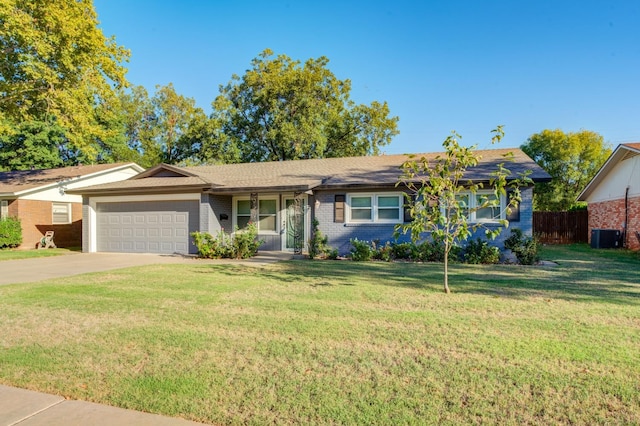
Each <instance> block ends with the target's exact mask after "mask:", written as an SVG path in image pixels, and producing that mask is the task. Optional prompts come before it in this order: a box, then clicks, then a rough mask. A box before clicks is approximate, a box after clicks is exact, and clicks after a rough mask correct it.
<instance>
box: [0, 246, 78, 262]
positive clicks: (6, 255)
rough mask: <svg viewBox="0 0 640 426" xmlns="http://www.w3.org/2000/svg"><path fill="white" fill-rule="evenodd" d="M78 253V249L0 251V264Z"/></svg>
mask: <svg viewBox="0 0 640 426" xmlns="http://www.w3.org/2000/svg"><path fill="white" fill-rule="evenodd" d="M78 251H80V248H79V247H77V248H55V249H42V250H35V249H33V250H15V249H2V250H0V262H1V261H3V260H18V259H32V258H37V257H50V256H61V255H63V254H70V253H74V252H78Z"/></svg>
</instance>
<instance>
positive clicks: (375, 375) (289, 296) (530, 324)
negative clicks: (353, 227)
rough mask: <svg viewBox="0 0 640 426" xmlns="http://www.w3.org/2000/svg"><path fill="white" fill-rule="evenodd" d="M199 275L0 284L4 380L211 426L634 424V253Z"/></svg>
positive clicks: (639, 292) (637, 336)
mask: <svg viewBox="0 0 640 426" xmlns="http://www.w3.org/2000/svg"><path fill="white" fill-rule="evenodd" d="M543 257H544V258H546V259H551V260H556V261H557V262H558V264H559V266H557V267H552V268H548V267H545V268H542V267H519V266H505V265H496V266H473V265H452V267H451V277H450V285H451V287H452V291H453V293H452V294H450V295H446V294H444V293H442V291H441V287H442V284H441V278H442V275H441V265H437V264H405V263H399V264H388V263H355V262H348V261H291V262H282V263H279V264H276V265H270V266H268V267H263V268H249V267H240V266H237V265H215V264H214V265H211V264H205V263H202V262H193V264H186V265H185V264H181V265H162V266H146V267H139V268H130V269H124V270H118V271H110V272H104V273H96V274H91V275H83V276H76V277H71V278H66V279H59V280H50V281H46V282H42V283H36V284H20V285H10V286H2V287H0V329H1V330H2V332H1V333H0V382H1V383H3V384H7V385H14V386H19V387H23V388H29V389H35V390H39V391H44V392H51V393H57V394H61V395H64V396H66V397H69V398H76V399H82V400H89V401H95V402H100V403H106V404H110V405H116V406H120V407H125V408H131V409H136V410H143V411H150V412H154V413H160V414H165V415H170V416H176V417H184V418H188V419H193V420H198V421H203V422H209V423H213V424H265V423H277V424H300V423H303V424H308V423H314V424H315V423H319V424H355V423H358V424H394V425H395V424H424V423H427V424H464V423H467V424H468V423H489V424H495V423H499V424H514V425H515V424H518V425H519V424H569V423H571V424H604V423H614V424H639V423H640V362H639V359H640V355H639V354H640V257H639V256H638V255H637V254H630V253H625V252H621V251H601V250H597V251H596V250H591V249H590V248H588V247H586V246H572V247H549V248H546V249H545V252H544V256H543Z"/></svg>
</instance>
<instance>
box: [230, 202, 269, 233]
mask: <svg viewBox="0 0 640 426" xmlns="http://www.w3.org/2000/svg"><path fill="white" fill-rule="evenodd" d="M277 216H278V200H277V198H260V199H259V200H258V221H257V223H256V226H257V228H258V232H261V233H275V232H277V224H278V220H277ZM250 221H251V200H250V199H248V198H239V199H236V200H235V223H236V226H237V227H238V228H239V229H244V228H246V227H247V225H248V224H249V222H250Z"/></svg>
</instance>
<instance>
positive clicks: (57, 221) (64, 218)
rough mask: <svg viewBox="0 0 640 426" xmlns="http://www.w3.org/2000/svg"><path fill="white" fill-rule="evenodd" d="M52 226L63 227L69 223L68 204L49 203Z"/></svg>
mask: <svg viewBox="0 0 640 426" xmlns="http://www.w3.org/2000/svg"><path fill="white" fill-rule="evenodd" d="M51 210H52V212H53V219H52V221H51V223H52V224H54V225H64V224H67V223H71V204H70V203H51Z"/></svg>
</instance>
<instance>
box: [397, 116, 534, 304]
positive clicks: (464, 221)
mask: <svg viewBox="0 0 640 426" xmlns="http://www.w3.org/2000/svg"><path fill="white" fill-rule="evenodd" d="M492 133H493V134H494V136H493V137H492V139H491V142H492V143H497V142H499V141H500V140H501V139H502V137H503V136H504V132H503V130H502V126H498V128H497V129H495V130H493V131H492ZM459 138H460V135H458V134H457V133H455V132H453V133H452V134H451V135H449V136H448V137H447V138H446V139H445V141H444V142H443V144H442V146H443V147H444V149H445V152H444V154H443V155H438V156H437V157H436V158H435V159H434V160H433V161H430V160H429V159H427V158H426V157H421V158H415V157H411V158H410V159H409V160H407V161H406V162H404V163H403V164H402V166H401V168H402V175H401V176H400V178H399V180H398V183H397V184H396V186H404V187H406V189H407V203H406V206H407V207H408V209H409V212H410V214H411V217H412V218H413V220H412V221H411V222H410V223H407V224H402V225H397V226H396V234H397V235H399V233H401V232H402V233H407V232H410V233H411V239H412V241H414V242H418V241H420V240H423V239H424V238H425V236H426V235H425V234H428V236H429V237H430V238H431V239H432V240H433V241H434V242H437V243H440V244H442V245H443V247H444V291H445V292H446V293H449V292H450V289H449V253H450V252H451V249H452V248H453V247H454V246H455V245H457V244H460V243H461V242H462V241H465V240H466V239H467V238H469V237H470V236H471V235H472V233H473V232H475V231H476V230H477V229H478V228H479V227H481V226H482V223H470V222H469V216H470V215H471V214H472V213H475V212H477V211H479V210H481V209H486V208H500V207H501V202H500V199H501V197H504V198H505V199H506V207H505V209H506V215H508V214H509V212H510V211H511V209H512V208H514V207H516V206H517V205H518V203H519V202H520V190H519V187H520V186H521V185H525V184H528V183H529V182H530V179H529V178H528V177H527V176H526V175H522V176H519V177H517V178H510V175H511V173H510V172H509V170H508V169H506V168H505V167H504V163H500V164H498V165H497V167H496V170H495V171H493V172H491V174H490V176H491V179H490V182H489V185H488V188H489V189H490V190H491V194H490V195H487V196H480V197H477V196H476V195H477V194H478V191H479V190H480V189H483V188H484V185H483V184H482V183H480V182H472V181H471V180H468V179H465V172H466V171H467V170H468V169H469V168H473V167H475V166H477V165H478V163H479V161H480V157H479V156H478V155H476V154H475V152H474V150H475V146H473V147H463V146H461V145H460V143H459V142H458V139H459ZM512 155H513V154H511V155H507V156H505V162H506V161H510V159H511V157H512ZM507 189H509V191H507ZM470 197H474V198H475V199H476V200H477V202H475V203H473V205H472V204H471V203H470V202H469V200H470ZM472 206H473V207H472ZM498 222H499V225H500V226H497V227H495V226H493V227H491V228H490V229H489V228H485V231H486V234H487V236H488V237H489V238H492V239H494V238H496V237H497V236H498V235H499V234H500V232H501V231H502V228H503V227H508V226H509V222H508V221H507V220H506V219H498Z"/></svg>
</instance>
